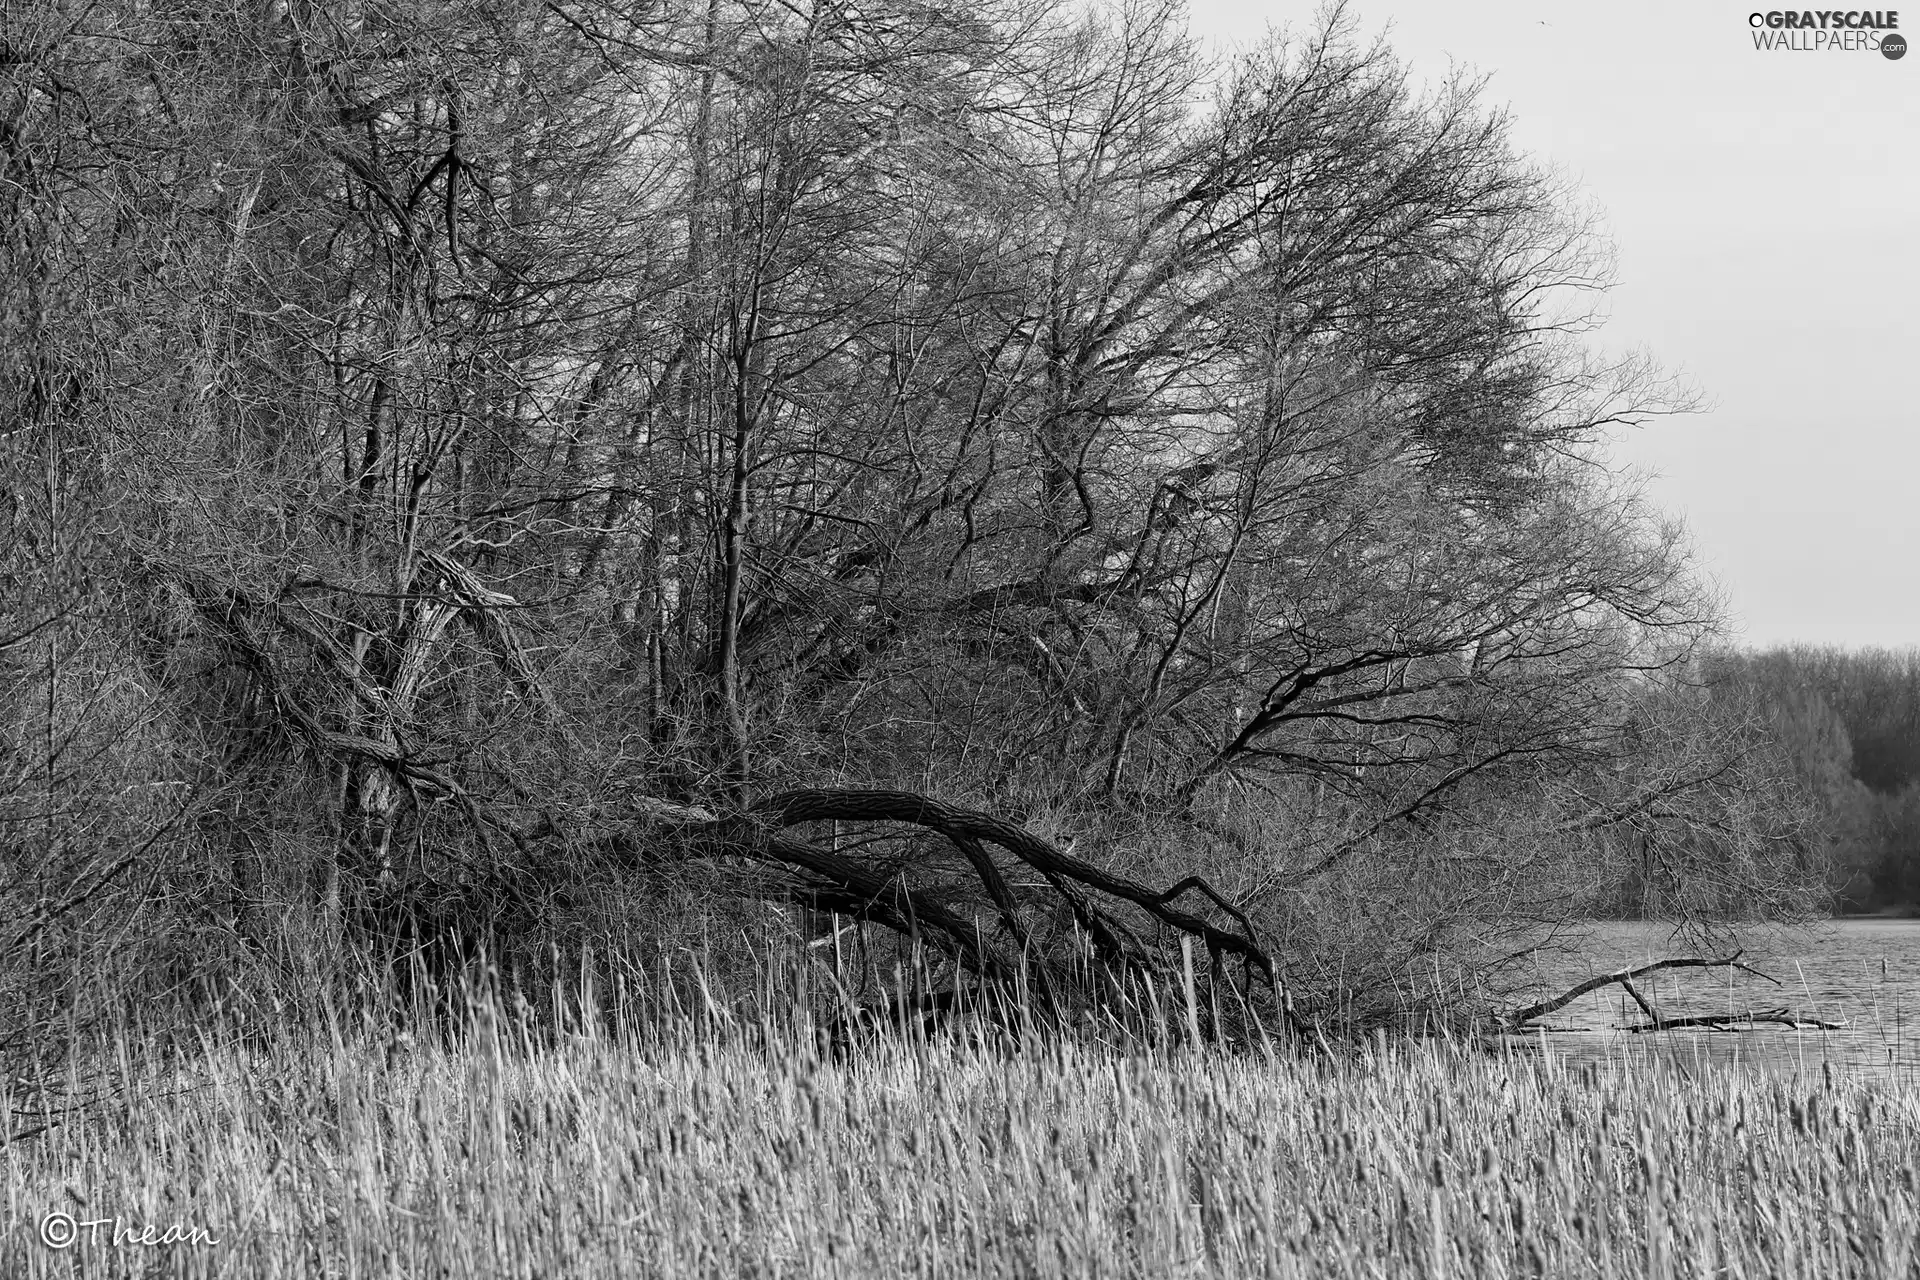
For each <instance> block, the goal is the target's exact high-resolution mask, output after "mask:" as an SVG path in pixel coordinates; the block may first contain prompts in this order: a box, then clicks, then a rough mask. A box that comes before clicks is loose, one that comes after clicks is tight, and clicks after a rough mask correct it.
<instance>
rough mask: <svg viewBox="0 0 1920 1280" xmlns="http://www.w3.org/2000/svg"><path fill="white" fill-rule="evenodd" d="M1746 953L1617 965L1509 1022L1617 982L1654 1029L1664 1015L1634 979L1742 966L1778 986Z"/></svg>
mask: <svg viewBox="0 0 1920 1280" xmlns="http://www.w3.org/2000/svg"><path fill="white" fill-rule="evenodd" d="M1744 954H1746V953H1745V952H1742V951H1736V952H1734V953H1733V954H1732V955H1730V956H1725V957H1722V958H1721V959H1718V960H1715V959H1712V958H1710V957H1707V956H1676V957H1674V958H1673V959H1670V960H1655V961H1654V962H1653V963H1651V964H1643V965H1641V966H1640V967H1638V968H1634V969H1615V970H1614V971H1613V972H1612V973H1603V974H1600V975H1599V976H1597V977H1593V978H1588V979H1587V980H1586V981H1585V982H1582V983H1579V984H1577V985H1575V986H1573V987H1571V988H1569V989H1568V990H1567V991H1566V992H1565V993H1564V994H1562V995H1559V996H1556V997H1554V998H1553V999H1551V1000H1542V1001H1541V1002H1540V1003H1539V1004H1530V1005H1528V1006H1527V1007H1526V1008H1524V1009H1519V1010H1516V1011H1514V1012H1513V1013H1511V1014H1509V1015H1508V1017H1507V1024H1508V1025H1509V1026H1512V1027H1524V1026H1525V1025H1526V1024H1527V1023H1529V1022H1532V1021H1533V1020H1534V1019H1535V1018H1543V1017H1545V1016H1546V1015H1547V1014H1549V1013H1553V1012H1555V1011H1557V1010H1560V1009H1564V1008H1566V1007H1567V1006H1568V1005H1570V1004H1572V1003H1573V1002H1574V1001H1575V1000H1578V999H1579V998H1580V997H1581V996H1583V995H1586V994H1587V992H1589V991H1597V990H1599V989H1600V988H1601V987H1604V986H1608V985H1610V984H1613V983H1618V984H1619V985H1620V986H1622V987H1624V988H1625V989H1626V992H1627V994H1628V995H1630V996H1632V997H1633V1000H1634V1003H1635V1004H1638V1005H1639V1006H1640V1008H1641V1010H1642V1011H1644V1012H1645V1013H1646V1015H1647V1017H1648V1018H1649V1019H1651V1022H1650V1023H1649V1024H1648V1026H1647V1027H1646V1028H1645V1029H1648V1030H1652V1029H1654V1025H1655V1024H1658V1023H1660V1022H1661V1021H1662V1019H1661V1017H1660V1015H1659V1014H1658V1013H1657V1012H1655V1011H1654V1008H1653V1006H1652V1005H1650V1004H1648V1003H1647V1001H1646V998H1645V997H1643V996H1642V995H1641V994H1640V992H1639V990H1638V989H1636V988H1635V987H1634V985H1633V980H1634V979H1635V978H1639V977H1644V976H1645V975H1647V974H1649V973H1656V972H1658V971H1660V970H1662V969H1739V970H1741V971H1743V972H1745V973H1750V974H1752V975H1754V976H1755V977H1756V978H1765V979H1766V980H1767V981H1768V982H1771V983H1773V985H1774V986H1776V987H1777V986H1779V985H1780V982H1779V979H1777V978H1774V977H1771V976H1769V975H1768V974H1764V973H1761V972H1760V971H1759V970H1758V969H1755V968H1753V967H1752V966H1751V965H1745V964H1741V963H1740V957H1741V956H1742V955H1744Z"/></svg>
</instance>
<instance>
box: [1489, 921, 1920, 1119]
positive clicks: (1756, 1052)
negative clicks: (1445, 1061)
mask: <svg viewBox="0 0 1920 1280" xmlns="http://www.w3.org/2000/svg"><path fill="white" fill-rule="evenodd" d="M1698 954H1700V950H1699V948H1698V947H1693V946H1687V945H1685V944H1681V943H1676V942H1675V941H1674V939H1673V938H1672V936H1671V934H1670V932H1669V930H1668V929H1667V928H1666V927H1665V926H1662V925H1651V924H1606V925H1600V926H1597V927H1596V929H1595V931H1594V934H1593V937H1592V938H1591V940H1590V941H1589V943H1588V945H1587V946H1586V947H1585V948H1584V949H1583V950H1582V952H1581V953H1580V955H1578V956H1577V957H1575V958H1573V959H1571V960H1568V961H1565V962H1562V963H1558V964H1552V965H1547V966H1543V971H1542V973H1541V979H1540V985H1539V994H1540V995H1541V996H1543V997H1544V996H1550V995H1558V994H1559V993H1560V992H1562V991H1565V990H1566V989H1567V988H1569V987H1571V986H1573V985H1574V984H1575V983H1577V982H1579V981H1581V980H1582V979H1584V978H1587V977H1590V976H1592V975H1595V974H1600V973H1605V972H1608V971H1610V970H1614V969H1621V968H1625V967H1627V966H1630V965H1637V964H1645V963H1647V962H1649V961H1652V960H1658V959H1662V958H1665V957H1670V956H1679V955H1698ZM1742 960H1743V962H1745V963H1751V964H1752V965H1753V967H1754V968H1756V969H1759V970H1761V971H1762V972H1763V973H1765V974H1767V975H1768V976H1769V977H1771V978H1773V979H1775V980H1777V982H1778V984H1779V985H1775V983H1773V982H1768V981H1765V980H1763V979H1761V978H1758V977H1755V976H1753V975H1752V974H1748V973H1742V972H1740V971H1739V970H1736V969H1671V970H1663V971H1661V972H1659V973H1652V974H1648V975H1647V976H1646V977H1644V978H1636V979H1635V980H1634V986H1635V987H1636V988H1638V989H1639V991H1640V993H1641V994H1642V995H1644V996H1645V997H1646V998H1647V999H1648V1001H1650V1002H1651V1003H1652V1004H1653V1006H1654V1008H1655V1009H1657V1010H1658V1011H1659V1012H1660V1015H1661V1016H1662V1017H1663V1018H1678V1017H1691V1016H1697V1015H1701V1014H1716V1013H1719V1014H1725V1013H1734V1014H1738V1013H1746V1012H1749V1011H1765V1010H1775V1009H1781V1008H1785V1009H1786V1010H1787V1011H1788V1013H1789V1014H1790V1015H1791V1016H1794V1017H1798V1018H1808V1019H1818V1020H1819V1021H1822V1022H1837V1023H1842V1024H1844V1029H1843V1030H1839V1031H1813V1030H1808V1031H1794V1030H1790V1029H1788V1028H1786V1027H1780V1026H1758V1027H1754V1028H1750V1029H1740V1030H1735V1031H1717V1030H1701V1029H1687V1030H1678V1031H1656V1032H1647V1033H1642V1034H1638V1035H1631V1034H1628V1033H1626V1032H1625V1031H1623V1030H1621V1028H1623V1027H1626V1026H1630V1025H1632V1024H1634V1023H1640V1022H1644V1021H1646V1017H1645V1015H1644V1014H1643V1013H1642V1012H1641V1011H1640V1009H1639V1007H1638V1006H1636V1005H1635V1004H1634V1003H1633V1001H1632V998H1631V997H1629V996H1628V995H1627V993H1626V992H1625V991H1622V990H1621V989H1620V987H1619V986H1618V985H1617V984H1615V985H1609V986H1606V987H1602V988H1601V989H1600V990H1598V991H1593V992H1590V993H1588V994H1587V995H1584V996H1582V997H1580V999H1578V1000H1576V1001H1574V1002H1573V1003H1572V1004H1570V1005H1568V1006H1567V1007H1566V1008H1564V1009H1560V1010H1558V1011H1556V1012H1554V1013H1552V1014H1549V1015H1547V1016H1546V1017H1545V1018H1542V1019H1540V1023H1541V1024H1544V1025H1545V1026H1546V1027H1548V1028H1551V1030H1550V1031H1547V1032H1544V1033H1535V1034H1532V1035H1528V1036H1526V1037H1525V1039H1526V1040H1528V1041H1530V1042H1536V1043H1541V1044H1543V1045H1544V1047H1545V1051H1546V1052H1549V1053H1552V1054H1554V1055H1556V1056H1558V1057H1561V1058H1568V1059H1573V1060H1576V1061H1579V1060H1591V1059H1595V1058H1601V1057H1608V1058H1614V1059H1620V1058H1628V1059H1631V1060H1645V1059H1657V1060H1661V1061H1665V1062H1668V1063H1671V1064H1673V1065H1676V1066H1687V1065H1693V1064H1698V1065H1702V1066H1705V1065H1708V1064H1710V1063H1732V1062H1740V1063H1747V1064H1751V1065H1755V1066H1760V1067H1764V1068H1766V1069H1769V1070H1780V1071H1802V1070H1809V1071H1820V1070H1821V1069H1822V1068H1823V1067H1832V1068H1834V1069H1840V1068H1845V1069H1847V1070H1849V1071H1851V1072H1854V1073H1866V1074H1869V1075H1872V1076H1876V1077H1880V1078H1886V1077H1888V1076H1892V1077H1894V1078H1897V1079H1901V1080H1906V1081H1915V1080H1920V1023H1916V1022H1915V1018H1916V1015H1920V920H1878V919H1875V920H1837V921H1833V922H1831V923H1828V924H1823V925H1820V926H1817V927H1815V928H1812V929H1806V930H1794V931H1791V932H1776V933H1773V934H1771V935H1770V936H1767V937H1765V938H1763V939H1760V940H1759V941H1758V943H1757V945H1754V946H1752V947H1751V948H1750V949H1749V950H1748V952H1747V954H1746V955H1745V956H1743V957H1742Z"/></svg>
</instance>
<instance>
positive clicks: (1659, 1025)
mask: <svg viewBox="0 0 1920 1280" xmlns="http://www.w3.org/2000/svg"><path fill="white" fill-rule="evenodd" d="M1643 1007H1644V1006H1643ZM1649 1016H1651V1015H1649ZM1760 1023H1771V1024H1774V1025H1778V1026H1782V1027H1791V1028H1792V1029H1793V1030H1795V1031H1844V1030H1845V1029H1846V1028H1845V1026H1844V1025H1843V1024H1841V1023H1838V1022H1822V1021H1821V1020H1820V1019H1818V1018H1796V1017H1794V1016H1793V1015H1792V1014H1790V1013H1788V1012H1787V1010H1786V1009H1784V1008H1780V1009H1766V1010H1763V1011H1760V1012H1757V1013H1756V1012H1752V1011H1749V1012H1747V1013H1707V1014H1701V1015H1699V1016H1697V1017H1690V1018H1660V1017H1655V1018H1654V1019H1653V1021H1652V1022H1636V1023H1635V1024H1634V1025H1632V1026H1630V1027H1628V1028H1626V1030H1628V1031H1632V1032H1641V1031H1674V1030H1677V1029H1679V1028H1682V1027H1711V1028H1712V1029H1714V1030H1716V1031H1732V1030H1735V1029H1737V1028H1739V1027H1743V1026H1754V1025H1758V1024H1760Z"/></svg>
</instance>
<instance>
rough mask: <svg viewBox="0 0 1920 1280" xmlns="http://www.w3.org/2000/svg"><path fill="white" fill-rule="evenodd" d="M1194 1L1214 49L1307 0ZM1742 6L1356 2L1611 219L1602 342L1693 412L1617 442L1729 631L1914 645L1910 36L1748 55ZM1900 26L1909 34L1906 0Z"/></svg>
mask: <svg viewBox="0 0 1920 1280" xmlns="http://www.w3.org/2000/svg"><path fill="white" fill-rule="evenodd" d="M1886 2H1887V0H1883V3H1886ZM1893 2H1894V3H1896V4H1897V0H1893ZM1774 3H1777V0H1769V4H1767V5H1760V6H1758V7H1760V8H1761V9H1763V10H1764V9H1765V8H1769V7H1773V4H1774ZM1189 6H1190V12H1191V15H1192V19H1191V20H1192V26H1193V29H1194V31H1195V32H1196V34H1199V35H1202V36H1206V37H1209V38H1213V39H1216V40H1222V41H1235V40H1245V39H1250V38H1254V37H1257V36H1258V35H1259V34H1260V32H1262V31H1263V30H1264V29H1265V28H1266V27H1267V25H1269V24H1274V25H1281V26H1287V25H1291V26H1294V27H1299V28H1306V27H1309V26H1311V25H1312V22H1313V17H1314V13H1315V8H1316V6H1315V5H1314V4H1313V3H1311V2H1303V0H1189ZM1755 8H1756V4H1755V3H1754V0H1748V2H1746V3H1738V2H1736V0H1705V2H1702V0H1684V2H1683V0H1668V2H1667V3H1660V4H1654V3H1647V2H1645V0H1628V2H1625V3H1618V2H1615V3H1605V2H1601V0H1585V2H1584V3H1577V4H1576V3H1570V2H1569V0H1528V2H1525V3H1523V2H1522V0H1457V2H1449V3H1422V4H1414V3H1408V2H1407V0H1399V2H1398V3H1395V2H1393V0H1356V3H1355V12H1356V13H1357V15H1358V17H1359V19H1360V21H1361V24H1362V28H1363V29H1364V30H1365V31H1367V32H1368V33H1372V32H1377V31H1380V30H1381V29H1382V28H1389V29H1388V43H1389V44H1390V45H1391V47H1392V48H1393V50H1394V52H1395V53H1396V54H1397V55H1398V56H1399V57H1400V58H1401V60H1402V61H1403V62H1406V63H1408V64H1410V65H1411V67H1412V69H1413V72H1414V74H1415V75H1416V76H1417V77H1426V78H1431V79H1440V78H1442V77H1444V76H1445V75H1446V74H1447V71H1448V69H1449V60H1450V59H1451V60H1452V61H1453V62H1456V63H1459V64H1461V65H1464V66H1469V67H1472V68H1476V69H1477V70H1479V71H1481V72H1484V73H1490V74H1491V76H1492V81H1491V83H1490V84H1489V85H1488V87H1487V92H1486V101H1487V102H1488V103H1489V104H1492V105H1504V106H1507V107H1508V108H1510V110H1511V113H1512V115H1513V117H1514V136H1515V139H1516V141H1517V142H1518V143H1519V145H1520V146H1521V147H1523V148H1525V149H1526V150H1528V151H1531V152H1532V153H1533V154H1534V155H1536V156H1538V157H1541V158H1544V159H1547V160H1549V161H1551V162H1552V163H1553V164H1554V165H1555V166H1556V167H1558V168H1559V169H1561V170H1563V171H1565V172H1566V173H1568V174H1569V175H1570V176H1572V177H1573V178H1574V179H1576V180H1577V181H1578V182H1579V183H1580V185H1581V186H1582V187H1583V188H1584V189H1585V190H1586V192H1587V193H1588V194H1589V195H1590V196H1591V197H1592V198H1594V199H1595V200H1597V201H1598V202H1599V204H1600V205H1601V206H1602V207H1603V208H1604V210H1605V211H1606V215H1607V219H1608V224H1609V227H1610V230H1611V233H1612V236H1613V239H1614V242H1615V245H1616V247H1617V249H1618V253H1619V275H1620V284H1619V286H1618V288H1617V289H1616V290H1615V291H1614V293H1613V295H1612V297H1611V301H1610V310H1611V312H1612V320H1611V322H1610V323H1609V324H1608V326H1607V327H1606V329H1605V330H1603V331H1602V333H1601V334H1600V337H1599V340H1600V341H1601V342H1602V343H1603V344H1604V345H1606V346H1608V347H1637V346H1644V347H1646V348H1648V349H1650V350H1651V351H1652V352H1653V354H1654V355H1655V356H1656V357H1657V358H1659V360H1660V361H1661V362H1662V363H1663V364H1665V365H1666V366H1667V367H1668V368H1669V369H1673V370H1677V371H1679V372H1682V373H1685V374H1686V375H1687V376H1688V377H1690V378H1691V379H1692V381H1693V382H1694V383H1695V384H1696V385H1698V386H1699V387H1700V389H1701V390H1702V391H1703V392H1704V393H1705V394H1706V396H1707V398H1708V401H1709V404H1710V406H1711V408H1710V410H1709V411H1708V412H1706V413H1704V414H1701V415H1697V416H1693V417H1688V418H1680V419H1671V418H1670V419H1665V420H1660V421H1656V422H1655V423H1654V424H1653V425H1651V426H1650V427H1648V428H1646V429H1645V430H1642V431H1639V432H1634V433H1629V434H1627V435H1626V436H1625V437H1624V438H1623V439H1622V440H1621V441H1620V443H1619V447H1618V449H1617V457H1618V459H1619V461H1620V463H1621V465H1623V466H1627V467H1632V468H1635V469H1639V470H1642V471H1645V472H1648V473H1651V474H1652V476H1653V477H1654V478H1653V481H1652V492H1653V494H1654V496H1655V497H1656V499H1657V500H1658V501H1659V502H1660V503H1661V505H1662V506H1663V507H1665V508H1666V509H1667V510H1669V511H1671V512H1673V513H1675V514H1677V515H1680V516H1683V517H1684V518H1685V520H1686V522H1687V524H1688V526H1689V528H1690V529H1691V530H1692V533H1693V538H1694V542H1695V546H1696V548H1697V550H1698V552H1699V554H1700V558H1701V561H1702V562H1703V564H1704V566H1705V567H1706V569H1707V571H1708V572H1709V573H1710V574H1711V576H1712V577H1713V578H1714V579H1715V580H1716V581H1717V582H1718V583H1719V585H1720V587H1721V589H1722V591H1723V593H1724V595H1725V598H1726V600H1727V603H1728V605H1729V606H1730V610H1731V613H1732V615H1733V624H1734V626H1735V627H1736V628H1737V629H1738V632H1739V635H1740V638H1741V639H1743V640H1744V641H1746V642H1747V643H1749V644H1755V645H1769V644H1774V643H1779V642H1784V641H1791V640H1807V641H1813V642H1817V643H1822V644H1840V645H1849V646H1864V645H1885V646H1897V647H1902V648H1904V647H1907V646H1910V645H1920V411H1916V409H1915V407H1914V405H1915V397H1916V396H1920V377H1916V375H1920V359H1917V358H1916V356H1920V321H1916V319H1915V310H1914V308H1915V304H1916V300H1920V243H1916V236H1915V233H1916V232H1917V231H1920V163H1916V162H1920V51H1916V52H1914V53H1910V54H1909V55H1908V56H1906V57H1904V58H1902V59H1900V60H1899V61H1890V60H1888V59H1887V58H1885V57H1884V56H1882V55H1881V54H1880V53H1878V52H1871V51H1861V52H1829V51H1821V52H1807V53H1797V52H1796V53H1787V52H1762V51H1759V50H1756V49H1755V48H1754V47H1753V40H1752V37H1751V35H1750V32H1749V27H1748V24H1747V15H1748V13H1750V12H1752V11H1753V10H1754V9H1755ZM1901 19H1902V21H1901V33H1902V34H1903V35H1905V36H1906V37H1907V38H1908V39H1909V40H1912V39H1913V38H1914V37H1916V36H1920V0H1915V2H1914V3H1913V4H1912V5H1911V6H1910V12H1908V13H1906V14H1902V15H1901ZM1389 24H1390V27H1389Z"/></svg>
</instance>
